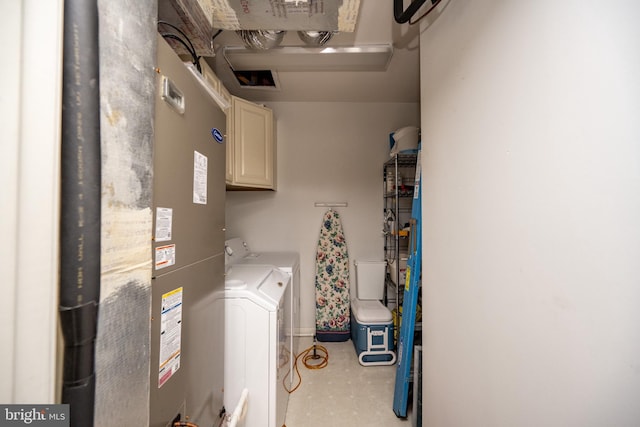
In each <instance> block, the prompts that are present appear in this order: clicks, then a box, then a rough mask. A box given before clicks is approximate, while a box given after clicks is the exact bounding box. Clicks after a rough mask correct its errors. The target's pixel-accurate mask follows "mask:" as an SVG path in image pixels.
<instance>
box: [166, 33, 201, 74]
mask: <svg viewBox="0 0 640 427" xmlns="http://www.w3.org/2000/svg"><path fill="white" fill-rule="evenodd" d="M158 25H166V26H168V27H171V28H173V29H174V30H176V31H177V32H178V33H180V35H181V36H182V37H184V40H183V39H182V37H179V36H177V35H175V34H172V33H160V35H161V36H162V37H163V38H165V39H172V40H176V41H178V42H180V43H181V44H182V45H183V46H184V47H185V49H187V52H189V54H190V55H191V62H192V63H193V65H195V67H196V68H197V69H198V72H200V73H202V68H201V67H200V58H201V57H200V56H198V54H197V52H196V48H195V47H194V46H193V43H191V40H190V39H189V37H188V36H187V35H186V34H185V33H184V32H183V31H182V30H181V29H180V28H178V27H176V26H175V25H173V24H170V23H169V22H166V21H158ZM185 40H186V41H185ZM187 43H188V44H187Z"/></svg>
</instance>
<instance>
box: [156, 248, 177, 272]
mask: <svg viewBox="0 0 640 427" xmlns="http://www.w3.org/2000/svg"><path fill="white" fill-rule="evenodd" d="M175 263H176V245H164V246H158V247H157V248H156V270H160V269H162V268H166V267H170V266H172V265H174V264H175Z"/></svg>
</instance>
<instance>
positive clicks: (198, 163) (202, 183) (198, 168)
mask: <svg viewBox="0 0 640 427" xmlns="http://www.w3.org/2000/svg"><path fill="white" fill-rule="evenodd" d="M193 203H196V204H199V205H206V204H207V156H205V155H204V154H200V153H198V152H197V151H194V152H193Z"/></svg>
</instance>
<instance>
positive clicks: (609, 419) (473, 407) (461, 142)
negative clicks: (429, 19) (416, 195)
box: [421, 0, 640, 427]
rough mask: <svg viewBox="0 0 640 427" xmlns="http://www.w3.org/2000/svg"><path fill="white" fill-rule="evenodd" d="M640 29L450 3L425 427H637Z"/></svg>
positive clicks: (435, 175) (599, 10) (429, 287)
mask: <svg viewBox="0 0 640 427" xmlns="http://www.w3.org/2000/svg"><path fill="white" fill-rule="evenodd" d="M639 16H640V5H639V4H638V3H637V2H632V1H614V2H612V3H607V4H606V5H603V4H601V3H596V2H583V1H582V2H578V1H568V2H556V1H549V0H542V1H535V2H524V1H499V0H492V1H483V2H473V1H470V0H455V1H452V2H451V3H450V4H449V5H448V7H447V9H446V10H445V11H444V13H443V14H442V16H441V17H440V18H439V19H438V20H437V21H436V22H435V23H434V24H433V25H432V26H431V27H429V28H427V29H426V30H425V31H423V32H422V34H421V70H422V72H421V74H422V75H421V92H422V94H421V99H422V102H421V106H422V110H421V116H422V118H421V124H422V128H423V141H425V142H423V144H425V145H424V148H425V156H424V163H423V164H424V168H425V169H424V179H425V185H424V190H423V191H424V198H423V212H424V217H425V227H424V234H423V242H424V263H423V266H424V274H425V276H424V277H425V282H424V288H423V301H424V306H423V313H424V330H423V333H424V351H425V353H424V366H425V368H424V369H425V372H424V375H425V377H424V380H423V384H424V391H423V393H424V394H423V399H424V400H423V403H424V406H423V408H424V415H423V416H424V425H427V426H430V427H443V426H473V427H477V426H488V427H500V426H505V427H507V426H508V427H513V426H518V427H524V426H545V427H553V426H562V427H569V426H576V427H587V426H617V427H622V426H637V425H640V405H638V396H640V310H639V309H638V301H640V282H639V278H640V261H639V260H640V227H639V221H640V120H638V117H639V116H640V77H639V76H640V27H639V26H638V23H637V18H638V17H639ZM425 133H426V135H427V136H426V137H425V136H424V134H425Z"/></svg>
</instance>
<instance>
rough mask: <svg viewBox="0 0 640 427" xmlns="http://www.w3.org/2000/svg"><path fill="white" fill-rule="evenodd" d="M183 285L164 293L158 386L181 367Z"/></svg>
mask: <svg viewBox="0 0 640 427" xmlns="http://www.w3.org/2000/svg"><path fill="white" fill-rule="evenodd" d="M181 341H182V287H180V288H177V289H174V290H173V291H171V292H168V293H166V294H164V295H162V308H161V312H160V368H159V371H158V388H160V387H162V386H163V384H165V383H166V382H167V381H168V380H169V378H171V377H172V376H173V374H175V373H176V372H177V371H178V369H180V345H181Z"/></svg>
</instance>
